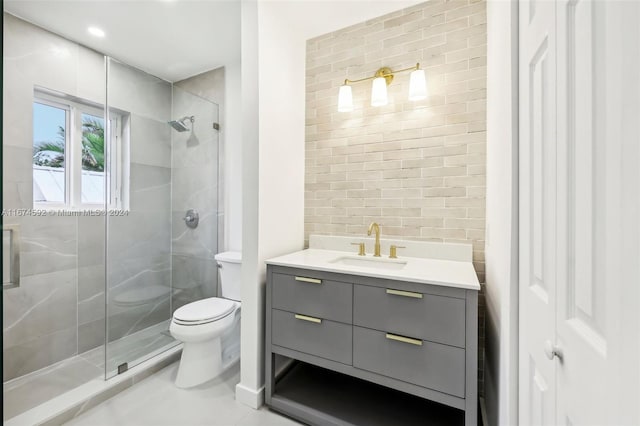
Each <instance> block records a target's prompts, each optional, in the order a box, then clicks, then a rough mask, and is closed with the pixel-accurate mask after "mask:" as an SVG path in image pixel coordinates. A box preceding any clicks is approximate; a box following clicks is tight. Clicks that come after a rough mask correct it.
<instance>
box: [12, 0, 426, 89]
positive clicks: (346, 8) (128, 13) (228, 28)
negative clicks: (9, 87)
mask: <svg viewBox="0 0 640 426" xmlns="http://www.w3.org/2000/svg"><path fill="white" fill-rule="evenodd" d="M240 1H241V0H5V1H4V10H5V11H7V12H9V13H12V14H14V15H16V16H18V17H20V18H23V19H25V20H27V21H29V22H32V23H34V24H36V25H38V26H41V27H43V28H46V29H48V30H50V31H52V32H54V33H57V34H60V35H62V36H64V37H66V38H68V39H70V40H73V41H76V42H78V43H80V44H83V45H85V46H87V47H91V48H93V49H95V50H97V51H99V52H102V53H106V54H107V55H111V56H113V57H114V58H117V59H119V60H121V61H123V62H126V63H128V64H130V65H133V66H135V67H138V68H140V69H142V70H145V71H147V72H149V73H151V74H154V75H156V76H158V77H161V78H164V79H166V80H169V81H179V80H182V79H185V78H187V77H191V76H193V75H196V74H199V73H201V72H204V71H208V70H210V69H214V68H218V67H220V66H223V65H226V64H232V63H237V62H239V61H240ZM264 1H268V2H270V3H272V4H277V10H278V13H281V14H282V18H283V22H286V23H287V25H291V26H295V27H297V28H299V29H300V32H298V34H302V35H304V37H305V38H312V37H316V36H319V35H322V34H326V33H329V32H332V31H335V30H338V29H340V28H344V27H347V26H349V25H353V24H356V23H359V22H362V21H365V20H367V19H371V18H374V17H377V16H380V15H384V14H386V13H390V12H393V11H395V10H399V9H402V8H405V7H409V6H411V5H414V4H418V3H422V2H423V1H424V0H341V1H337V0H259V2H264ZM89 26H96V27H99V28H101V29H102V30H104V31H105V33H106V36H105V37H104V38H102V39H99V38H96V37H94V36H91V35H89V33H88V32H87V28H88V27H89Z"/></svg>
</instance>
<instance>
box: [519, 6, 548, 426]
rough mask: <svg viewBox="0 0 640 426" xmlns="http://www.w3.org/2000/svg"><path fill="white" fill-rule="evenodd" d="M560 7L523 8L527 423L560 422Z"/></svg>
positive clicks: (523, 408)
mask: <svg viewBox="0 0 640 426" xmlns="http://www.w3.org/2000/svg"><path fill="white" fill-rule="evenodd" d="M555 45H556V41H555V6H554V4H553V3H551V2H547V1H539V2H535V3H533V2H530V3H529V4H526V3H525V4H523V5H521V7H520V70H521V72H520V74H521V75H520V93H521V94H522V95H521V96H520V152H521V157H520V176H521V177H520V283H521V292H520V326H521V330H522V331H521V339H520V375H521V380H520V424H522V425H542V424H551V423H552V422H553V421H554V418H555V400H556V396H555V389H556V387H555V368H556V366H555V364H554V363H553V362H551V361H549V360H548V359H546V357H545V353H544V346H545V342H546V341H547V340H549V339H553V336H554V334H555V312H556V272H555V270H556V264H555V262H556V261H555V245H556V243H555V235H556V213H555V200H556V167H555V162H556V149H555V127H556V123H555V120H556V99H555V80H556V77H555V72H556V64H555Z"/></svg>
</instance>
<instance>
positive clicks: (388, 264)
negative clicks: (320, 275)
mask: <svg viewBox="0 0 640 426" xmlns="http://www.w3.org/2000/svg"><path fill="white" fill-rule="evenodd" d="M329 263H336V264H339V265H346V266H357V267H361V268H372V269H390V270H400V269H403V268H404V267H405V266H407V262H406V261H404V260H391V259H381V258H372V257H369V258H366V257H356V256H341V257H338V258H336V259H333V260H332V261H330V262H329Z"/></svg>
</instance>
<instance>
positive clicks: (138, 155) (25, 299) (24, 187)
mask: <svg viewBox="0 0 640 426" xmlns="http://www.w3.org/2000/svg"><path fill="white" fill-rule="evenodd" d="M3 18H4V37H3V43H4V52H3V53H4V64H3V66H4V75H3V77H4V81H3V87H4V90H3V120H4V123H3V124H4V125H3V191H2V196H3V207H4V208H5V209H18V208H22V209H30V208H32V207H33V203H32V191H33V189H32V188H33V183H32V171H31V163H32V155H33V148H32V144H33V142H32V140H33V138H32V116H33V114H32V108H33V107H32V102H33V90H34V86H42V87H45V88H49V89H52V90H56V91H59V92H61V93H65V94H69V95H73V96H76V97H79V98H82V99H87V100H90V101H93V102H97V103H101V104H104V81H105V74H104V58H103V56H102V55H99V54H97V53H95V52H93V51H91V50H89V49H85V48H83V47H82V46H79V45H77V44H75V43H72V42H69V41H67V40H65V39H62V38H60V37H58V36H56V35H54V34H51V33H49V32H47V31H45V30H42V29H41V28H38V27H36V26H33V25H31V24H29V23H26V22H24V21H22V20H20V19H18V18H16V17H14V16H12V15H9V14H4V15H3ZM115 68H117V66H116V67H115ZM113 77H114V78H119V81H120V82H121V84H120V85H119V88H120V90H119V91H118V89H117V88H116V86H114V87H113V89H114V90H113V91H112V92H111V93H110V96H111V97H112V99H110V100H111V103H112V105H113V106H115V107H117V108H120V109H122V110H124V111H129V112H130V113H131V115H130V128H131V140H132V141H133V143H132V144H131V149H130V157H131V158H130V161H131V165H130V173H131V187H130V201H131V212H130V214H129V216H128V217H126V218H121V219H122V220H121V221H120V222H119V221H117V220H112V221H111V223H110V227H109V229H110V235H109V237H110V239H111V240H110V249H111V250H110V264H111V265H112V266H114V267H113V268H112V271H111V275H110V276H109V280H110V283H111V289H112V290H113V291H111V292H110V294H112V295H113V297H114V298H117V297H118V295H119V294H120V295H121V294H122V293H124V290H126V289H128V288H133V287H136V286H140V285H144V284H146V283H153V284H154V285H163V286H166V289H167V291H166V292H165V293H166V294H165V297H164V300H157V301H155V303H154V304H151V305H148V306H145V307H136V308H131V307H126V308H124V307H117V306H115V307H114V309H113V310H112V311H111V312H110V337H111V338H112V339H114V338H118V337H122V336H124V335H126V334H128V333H131V332H134V331H136V330H138V329H141V328H144V327H145V326H147V325H151V324H154V323H157V322H158V321H159V320H163V319H168V318H169V315H170V313H169V294H168V289H169V288H170V287H169V285H170V279H171V276H170V248H171V247H170V226H171V220H170V213H169V212H170V210H169V207H170V194H171V191H170V184H171V182H170V175H171V169H170V167H171V154H170V149H171V146H170V137H171V136H170V129H169V127H168V126H167V125H166V121H167V120H168V119H169V116H170V112H171V111H170V110H171V86H170V84H168V83H166V82H161V81H159V80H157V79H152V78H149V76H146V75H144V74H143V73H137V72H131V70H130V69H128V68H126V67H123V70H122V73H121V75H118V70H117V69H115V70H114V74H113ZM3 222H4V223H5V224H19V225H20V227H21V234H22V250H21V275H22V281H21V286H20V287H19V288H16V289H11V290H8V291H3V306H4V309H3V336H4V339H3V380H5V381H6V380H10V379H12V378H15V377H18V376H21V375H24V374H26V373H29V372H32V371H35V370H38V369H40V368H43V367H45V366H47V365H51V364H53V363H56V362H58V361H61V360H63V359H65V358H68V357H70V356H73V355H75V354H77V353H81V352H84V351H87V350H89V349H91V348H94V347H96V346H99V345H101V344H102V343H103V342H104V315H105V313H104V306H105V301H104V297H105V294H104V288H105V285H104V279H105V277H104V240H105V235H104V219H103V218H96V217H59V216H47V217H28V216H27V217H10V216H5V217H4V218H3ZM143 265H144V266H143ZM148 265H151V266H150V267H149V266H148ZM111 305H113V304H111Z"/></svg>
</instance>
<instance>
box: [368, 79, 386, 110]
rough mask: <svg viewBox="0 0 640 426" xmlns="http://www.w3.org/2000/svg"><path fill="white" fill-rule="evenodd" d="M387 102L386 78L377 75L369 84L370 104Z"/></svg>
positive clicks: (377, 104)
mask: <svg viewBox="0 0 640 426" xmlns="http://www.w3.org/2000/svg"><path fill="white" fill-rule="evenodd" d="M386 104H387V80H385V78H384V77H378V78H375V79H374V80H373V84H371V106H383V105H386Z"/></svg>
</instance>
